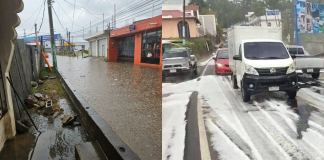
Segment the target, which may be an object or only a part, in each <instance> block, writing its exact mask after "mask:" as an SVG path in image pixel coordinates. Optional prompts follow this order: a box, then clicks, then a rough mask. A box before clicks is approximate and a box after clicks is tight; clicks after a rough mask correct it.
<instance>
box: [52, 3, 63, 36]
mask: <svg viewBox="0 0 324 160" xmlns="http://www.w3.org/2000/svg"><path fill="white" fill-rule="evenodd" d="M52 8H53V11H54V14H55V16H56V18H57V20H58V21H59V23H60V25H61V27H62V29H63V30H65V27H64V25H63V24H62V22H61V20H60V18H59V17H58V15H57V13H56V11H55V8H54V6H52Z"/></svg>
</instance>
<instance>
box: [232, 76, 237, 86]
mask: <svg viewBox="0 0 324 160" xmlns="http://www.w3.org/2000/svg"><path fill="white" fill-rule="evenodd" d="M232 85H233V88H234V89H238V86H237V79H236V76H235V75H232Z"/></svg>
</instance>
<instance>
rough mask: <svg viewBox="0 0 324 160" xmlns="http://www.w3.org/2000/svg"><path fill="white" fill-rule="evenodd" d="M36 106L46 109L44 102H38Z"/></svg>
mask: <svg viewBox="0 0 324 160" xmlns="http://www.w3.org/2000/svg"><path fill="white" fill-rule="evenodd" d="M38 105H39V106H40V107H41V108H44V107H46V103H45V102H44V101H39V102H38Z"/></svg>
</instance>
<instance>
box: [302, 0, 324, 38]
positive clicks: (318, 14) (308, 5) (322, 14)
mask: <svg viewBox="0 0 324 160" xmlns="http://www.w3.org/2000/svg"><path fill="white" fill-rule="evenodd" d="M296 14H297V28H298V31H299V32H300V33H314V34H318V33H323V32H324V4H320V3H312V2H311V1H306V0H296Z"/></svg>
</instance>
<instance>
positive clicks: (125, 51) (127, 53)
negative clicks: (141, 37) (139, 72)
mask: <svg viewBox="0 0 324 160" xmlns="http://www.w3.org/2000/svg"><path fill="white" fill-rule="evenodd" d="M134 47H135V37H134V36H132V37H126V38H122V39H120V40H119V44H118V57H124V58H134Z"/></svg>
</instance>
